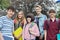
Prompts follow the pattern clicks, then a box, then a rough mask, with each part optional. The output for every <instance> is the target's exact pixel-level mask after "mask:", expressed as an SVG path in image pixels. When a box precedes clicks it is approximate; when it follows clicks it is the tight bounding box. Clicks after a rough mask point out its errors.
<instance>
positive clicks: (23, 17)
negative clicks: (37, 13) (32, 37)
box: [15, 10, 25, 24]
mask: <svg viewBox="0 0 60 40" xmlns="http://www.w3.org/2000/svg"><path fill="white" fill-rule="evenodd" d="M19 12H23V13H22V15H23V16H22V17H21V19H20V18H18V13H19ZM19 12H18V13H17V15H16V18H15V19H16V24H17V23H18V22H19V21H20V22H21V23H23V22H24V20H25V15H24V11H23V10H20V11H19Z"/></svg>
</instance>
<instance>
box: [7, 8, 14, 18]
mask: <svg viewBox="0 0 60 40" xmlns="http://www.w3.org/2000/svg"><path fill="white" fill-rule="evenodd" d="M7 15H8V16H9V17H10V18H11V17H12V16H13V15H14V11H12V10H11V9H9V10H7Z"/></svg>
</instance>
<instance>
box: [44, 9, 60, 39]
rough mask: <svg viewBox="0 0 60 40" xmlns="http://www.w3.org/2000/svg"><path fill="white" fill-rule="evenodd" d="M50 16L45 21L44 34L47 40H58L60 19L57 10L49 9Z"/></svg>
mask: <svg viewBox="0 0 60 40" xmlns="http://www.w3.org/2000/svg"><path fill="white" fill-rule="evenodd" d="M49 16H50V18H49V19H47V20H46V21H45V23H44V34H45V37H44V38H45V40H57V37H56V36H57V34H58V33H59V30H60V25H59V24H60V22H59V19H58V18H56V12H55V10H53V9H51V10H50V11H49Z"/></svg>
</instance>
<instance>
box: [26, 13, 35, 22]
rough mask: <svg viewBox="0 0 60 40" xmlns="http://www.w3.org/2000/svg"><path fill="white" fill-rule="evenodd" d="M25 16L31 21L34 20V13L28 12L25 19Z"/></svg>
mask: <svg viewBox="0 0 60 40" xmlns="http://www.w3.org/2000/svg"><path fill="white" fill-rule="evenodd" d="M27 18H31V22H33V21H34V14H33V13H28V14H27V16H26V19H27Z"/></svg>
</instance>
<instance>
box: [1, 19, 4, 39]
mask: <svg viewBox="0 0 60 40" xmlns="http://www.w3.org/2000/svg"><path fill="white" fill-rule="evenodd" d="M2 24H3V22H2V18H0V40H4V39H3V36H2V33H1V29H2Z"/></svg>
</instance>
